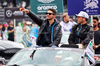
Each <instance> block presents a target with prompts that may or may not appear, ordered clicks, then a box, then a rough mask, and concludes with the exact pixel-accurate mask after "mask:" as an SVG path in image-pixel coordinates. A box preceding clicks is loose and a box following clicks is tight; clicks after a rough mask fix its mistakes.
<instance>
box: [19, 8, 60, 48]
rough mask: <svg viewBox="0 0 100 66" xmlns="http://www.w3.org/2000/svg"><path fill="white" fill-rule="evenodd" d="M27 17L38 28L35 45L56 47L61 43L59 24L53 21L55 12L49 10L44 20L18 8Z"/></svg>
mask: <svg viewBox="0 0 100 66" xmlns="http://www.w3.org/2000/svg"><path fill="white" fill-rule="evenodd" d="M20 11H24V12H26V13H27V14H28V16H29V17H30V18H31V19H32V20H33V21H34V22H35V23H36V24H38V25H39V26H40V30H39V33H38V37H37V40H36V44H37V45H38V46H44V47H56V46H58V44H59V43H60V41H61V37H62V31H61V26H60V24H59V22H58V21H57V20H56V19H55V17H56V10H54V9H52V8H50V9H48V11H47V13H46V18H47V19H45V20H43V19H40V18H38V17H37V16H36V15H35V14H34V13H32V12H31V11H28V10H27V9H25V8H23V7H22V8H20Z"/></svg>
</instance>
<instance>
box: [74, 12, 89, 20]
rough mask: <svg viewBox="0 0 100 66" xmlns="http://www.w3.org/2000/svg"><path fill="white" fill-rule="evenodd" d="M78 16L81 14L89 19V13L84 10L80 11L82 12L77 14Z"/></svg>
mask: <svg viewBox="0 0 100 66" xmlns="http://www.w3.org/2000/svg"><path fill="white" fill-rule="evenodd" d="M76 16H81V17H84V18H87V19H89V15H88V14H87V13H86V12H84V11H80V13H79V14H76Z"/></svg>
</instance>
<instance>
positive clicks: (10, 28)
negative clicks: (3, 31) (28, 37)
mask: <svg viewBox="0 0 100 66" xmlns="http://www.w3.org/2000/svg"><path fill="white" fill-rule="evenodd" d="M14 31H15V29H14V27H13V21H12V20H11V21H10V22H9V27H8V35H9V37H8V40H10V41H14Z"/></svg>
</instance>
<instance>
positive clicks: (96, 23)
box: [93, 19, 98, 28]
mask: <svg viewBox="0 0 100 66" xmlns="http://www.w3.org/2000/svg"><path fill="white" fill-rule="evenodd" d="M97 25H98V21H97V20H96V19H93V27H94V28H95V27H96V26H97Z"/></svg>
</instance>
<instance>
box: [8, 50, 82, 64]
mask: <svg viewBox="0 0 100 66" xmlns="http://www.w3.org/2000/svg"><path fill="white" fill-rule="evenodd" d="M32 52H33V50H31V51H21V52H18V53H17V54H16V55H14V57H13V58H12V59H11V60H10V61H9V63H8V64H7V65H15V64H17V65H27V64H29V65H34V64H37V65H43V64H45V65H60V66H80V65H81V62H82V58H81V56H82V53H79V52H77V51H64V50H36V52H35V53H34V56H33V59H32V57H30V55H31V54H32Z"/></svg>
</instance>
